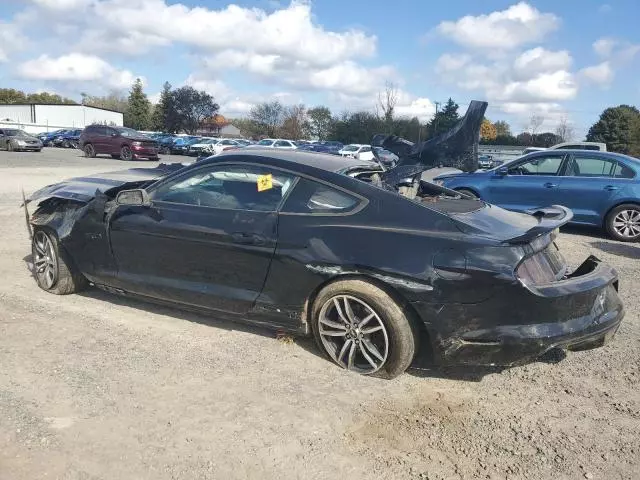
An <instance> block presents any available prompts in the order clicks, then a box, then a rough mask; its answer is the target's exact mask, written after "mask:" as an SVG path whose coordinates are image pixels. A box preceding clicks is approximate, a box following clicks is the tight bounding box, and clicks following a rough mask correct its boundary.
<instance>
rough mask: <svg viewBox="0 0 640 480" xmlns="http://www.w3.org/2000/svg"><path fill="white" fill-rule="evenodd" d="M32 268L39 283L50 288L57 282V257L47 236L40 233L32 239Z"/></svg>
mask: <svg viewBox="0 0 640 480" xmlns="http://www.w3.org/2000/svg"><path fill="white" fill-rule="evenodd" d="M33 250H34V253H33V254H34V258H33V267H34V272H35V274H36V275H37V276H38V279H39V280H40V283H41V284H42V285H44V286H45V288H47V289H50V288H52V287H53V286H54V285H55V284H56V282H57V281H58V257H57V255H56V253H55V250H54V249H53V244H52V243H51V240H50V239H49V237H48V235H47V234H46V233H44V232H42V231H39V232H36V234H35V235H34V237H33Z"/></svg>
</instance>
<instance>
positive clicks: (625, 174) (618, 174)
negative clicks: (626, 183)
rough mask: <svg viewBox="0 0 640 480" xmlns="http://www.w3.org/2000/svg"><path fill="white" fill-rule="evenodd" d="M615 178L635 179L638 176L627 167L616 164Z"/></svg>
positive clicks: (614, 169) (614, 168)
mask: <svg viewBox="0 0 640 480" xmlns="http://www.w3.org/2000/svg"><path fill="white" fill-rule="evenodd" d="M613 176H614V177H615V178H633V177H635V176H636V174H635V172H634V171H633V170H631V169H630V168H629V167H627V166H626V165H623V164H621V163H617V162H616V165H615V167H613Z"/></svg>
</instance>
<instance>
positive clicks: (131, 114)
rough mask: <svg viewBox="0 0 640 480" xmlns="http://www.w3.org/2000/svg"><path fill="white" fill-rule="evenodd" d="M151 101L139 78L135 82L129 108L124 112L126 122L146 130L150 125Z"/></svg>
mask: <svg viewBox="0 0 640 480" xmlns="http://www.w3.org/2000/svg"><path fill="white" fill-rule="evenodd" d="M150 112H151V102H150V101H149V98H148V97H147V94H146V93H144V90H143V89H142V80H140V79H139V78H137V79H136V81H135V82H134V83H133V86H132V87H131V92H130V93H129V99H128V100H127V109H126V110H125V112H124V124H125V126H127V127H130V128H133V129H134V130H146V129H147V128H148V127H149V120H150Z"/></svg>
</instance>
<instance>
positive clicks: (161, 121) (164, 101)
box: [151, 82, 174, 133]
mask: <svg viewBox="0 0 640 480" xmlns="http://www.w3.org/2000/svg"><path fill="white" fill-rule="evenodd" d="M170 109H171V84H170V83H169V82H164V85H163V86H162V92H161V93H160V101H159V102H158V104H157V105H156V106H155V108H154V109H153V115H152V117H151V128H153V129H154V130H159V131H161V132H171V133H174V132H172V125H171V123H172V122H170V121H169V120H170Z"/></svg>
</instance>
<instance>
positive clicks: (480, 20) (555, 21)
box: [436, 2, 560, 50]
mask: <svg viewBox="0 0 640 480" xmlns="http://www.w3.org/2000/svg"><path fill="white" fill-rule="evenodd" d="M559 25H560V19H559V18H558V17H557V16H555V15H554V14H552V13H541V12H540V11H539V10H537V9H535V8H534V7H532V6H531V5H529V4H528V3H526V2H520V3H517V4H516V5H512V6H510V7H509V8H507V9H506V10H501V11H497V12H492V13H490V14H488V15H478V16H475V17H474V16H472V15H467V16H465V17H462V18H460V19H458V20H457V21H454V22H452V21H446V22H442V23H440V24H439V25H438V26H437V28H436V32H437V33H439V34H440V35H442V36H445V37H447V38H450V39H451V40H453V41H454V42H456V43H458V44H460V45H463V46H465V47H469V48H478V49H489V50H494V49H495V50H514V49H516V48H518V47H520V46H522V45H525V44H528V43H532V42H537V41H540V40H542V39H543V38H544V37H545V36H546V35H547V34H548V33H550V32H552V31H554V30H556V29H557V28H558V26H559Z"/></svg>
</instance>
